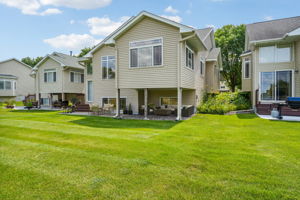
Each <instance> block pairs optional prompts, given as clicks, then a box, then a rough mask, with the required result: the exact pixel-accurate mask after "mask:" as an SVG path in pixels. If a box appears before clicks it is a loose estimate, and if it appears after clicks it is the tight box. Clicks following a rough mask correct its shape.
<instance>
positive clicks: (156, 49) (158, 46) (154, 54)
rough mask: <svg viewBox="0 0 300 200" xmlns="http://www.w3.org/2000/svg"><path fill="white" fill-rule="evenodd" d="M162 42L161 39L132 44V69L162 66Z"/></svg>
mask: <svg viewBox="0 0 300 200" xmlns="http://www.w3.org/2000/svg"><path fill="white" fill-rule="evenodd" d="M162 42H163V41H162V39H161V38H159V39H153V40H144V41H134V42H130V43H129V48H130V67H131V68H136V67H151V66H161V65H162V58H163V54H162V53H163V52H162Z"/></svg>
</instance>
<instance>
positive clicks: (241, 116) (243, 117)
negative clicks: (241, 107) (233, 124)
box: [236, 114, 259, 119]
mask: <svg viewBox="0 0 300 200" xmlns="http://www.w3.org/2000/svg"><path fill="white" fill-rule="evenodd" d="M236 116H237V117H238V118H239V119H257V118H259V117H258V116H257V115H256V114H237V115H236Z"/></svg>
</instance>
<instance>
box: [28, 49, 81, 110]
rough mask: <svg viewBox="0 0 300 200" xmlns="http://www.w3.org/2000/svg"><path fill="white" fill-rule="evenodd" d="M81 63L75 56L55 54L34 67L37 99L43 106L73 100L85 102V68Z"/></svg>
mask: <svg viewBox="0 0 300 200" xmlns="http://www.w3.org/2000/svg"><path fill="white" fill-rule="evenodd" d="M79 61H80V59H79V58H76V57H74V56H71V55H66V54H62V53H57V52H54V53H52V54H50V55H46V56H45V57H44V58H43V59H42V60H41V61H40V62H39V63H38V64H36V66H34V68H33V70H32V76H33V77H35V93H36V99H37V100H38V101H39V103H40V105H41V106H52V105H53V103H54V102H62V101H72V99H73V98H76V99H77V100H78V101H80V102H81V103H84V102H85V98H84V66H82V65H81V64H79Z"/></svg>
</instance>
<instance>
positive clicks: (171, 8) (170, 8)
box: [165, 6, 178, 15]
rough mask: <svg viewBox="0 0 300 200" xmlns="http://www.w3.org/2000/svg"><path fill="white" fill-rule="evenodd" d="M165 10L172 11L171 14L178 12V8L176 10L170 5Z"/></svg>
mask: <svg viewBox="0 0 300 200" xmlns="http://www.w3.org/2000/svg"><path fill="white" fill-rule="evenodd" d="M165 12H167V13H172V14H174V15H175V14H177V13H178V10H176V9H175V8H173V7H172V6H168V7H166V8H165Z"/></svg>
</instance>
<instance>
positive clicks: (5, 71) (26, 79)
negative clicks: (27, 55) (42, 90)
mask: <svg viewBox="0 0 300 200" xmlns="http://www.w3.org/2000/svg"><path fill="white" fill-rule="evenodd" d="M31 69H32V68H31V67H30V66H29V65H26V64H25V63H23V62H21V61H19V60H17V59H15V58H12V59H8V60H4V61H1V62H0V101H5V100H9V99H14V100H16V101H22V100H24V99H25V97H26V96H28V95H34V79H33V78H32V77H31V76H30V72H31Z"/></svg>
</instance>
